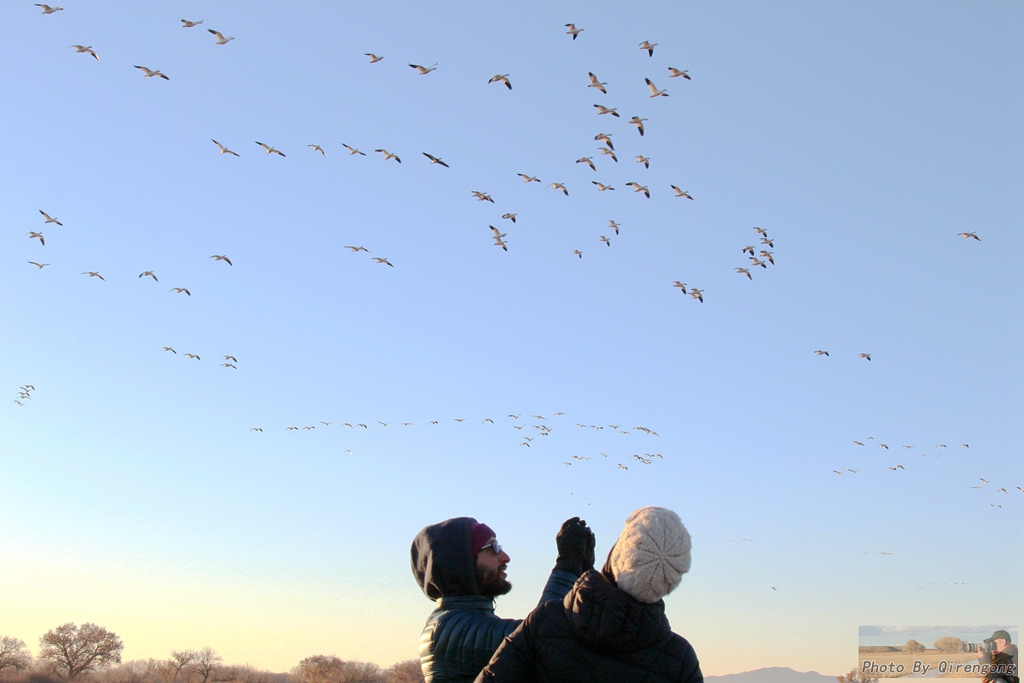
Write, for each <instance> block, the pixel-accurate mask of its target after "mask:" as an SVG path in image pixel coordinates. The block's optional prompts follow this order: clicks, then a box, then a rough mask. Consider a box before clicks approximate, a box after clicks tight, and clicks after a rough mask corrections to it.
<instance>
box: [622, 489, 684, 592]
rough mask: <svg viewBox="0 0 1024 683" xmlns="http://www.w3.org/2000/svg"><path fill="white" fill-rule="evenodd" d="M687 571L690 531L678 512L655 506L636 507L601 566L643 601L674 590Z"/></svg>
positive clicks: (623, 587)
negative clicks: (637, 508) (603, 565)
mask: <svg viewBox="0 0 1024 683" xmlns="http://www.w3.org/2000/svg"><path fill="white" fill-rule="evenodd" d="M688 571H690V533H689V532H688V531H687V530H686V527H685V526H683V522H682V520H680V519H679V515H677V514H676V513H674V512H672V511H671V510H669V509H666V508H659V507H646V508H640V509H639V510H637V511H636V512H634V513H633V514H631V515H630V516H629V517H628V518H627V519H626V528H625V529H623V530H622V534H620V535H619V540H618V541H616V542H615V545H614V546H612V550H611V552H610V553H608V561H607V562H606V563H605V568H604V572H605V576H606V577H607V578H609V579H612V580H614V581H615V583H616V584H617V585H618V587H619V588H621V589H622V590H624V591H626V592H627V593H629V594H630V595H632V596H633V597H634V598H636V599H637V600H639V601H640V602H646V603H652V602H657V601H658V600H661V599H662V598H663V597H665V596H666V595H668V594H669V593H671V592H672V591H673V590H675V588H676V586H678V585H679V582H680V581H681V580H682V578H683V574H685V573H686V572H688ZM609 574H610V576H609Z"/></svg>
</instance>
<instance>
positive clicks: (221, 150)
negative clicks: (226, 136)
mask: <svg viewBox="0 0 1024 683" xmlns="http://www.w3.org/2000/svg"><path fill="white" fill-rule="evenodd" d="M210 140H213V144H215V145H217V147H219V148H220V153H221V154H234V155H235V156H236V157H237V156H238V152H232V151H231V150H230V149H228V148H227V147H225V146H224V145H222V144H220V143H219V142H217V141H216V140H214V139H213V138H210Z"/></svg>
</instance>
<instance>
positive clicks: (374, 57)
mask: <svg viewBox="0 0 1024 683" xmlns="http://www.w3.org/2000/svg"><path fill="white" fill-rule="evenodd" d="M363 54H364V55H366V56H367V57H369V58H370V64H376V63H377V62H379V61H380V60H382V59H384V57H378V56H377V55H375V54H373V53H372V52H364V53H363Z"/></svg>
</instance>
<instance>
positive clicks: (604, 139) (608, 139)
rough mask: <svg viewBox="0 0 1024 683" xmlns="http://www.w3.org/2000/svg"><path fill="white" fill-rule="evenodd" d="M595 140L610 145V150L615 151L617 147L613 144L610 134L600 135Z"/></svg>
mask: <svg viewBox="0 0 1024 683" xmlns="http://www.w3.org/2000/svg"><path fill="white" fill-rule="evenodd" d="M594 139H595V140H599V141H601V142H604V144H606V145H608V149H615V145H613V144H612V136H611V134H610V133H598V134H597V135H595V136H594Z"/></svg>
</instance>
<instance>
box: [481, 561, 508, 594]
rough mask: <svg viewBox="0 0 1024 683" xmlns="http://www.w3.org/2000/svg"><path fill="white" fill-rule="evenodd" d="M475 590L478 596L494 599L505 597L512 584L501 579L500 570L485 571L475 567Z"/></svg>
mask: <svg viewBox="0 0 1024 683" xmlns="http://www.w3.org/2000/svg"><path fill="white" fill-rule="evenodd" d="M476 589H477V591H478V592H479V593H480V595H486V596H489V597H492V598H494V597H497V596H499V595H505V594H506V593H508V592H509V591H510V590H512V584H511V583H509V582H508V581H507V580H505V579H503V578H501V570H499V569H495V570H493V571H487V570H485V569H481V568H480V567H477V568H476Z"/></svg>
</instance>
